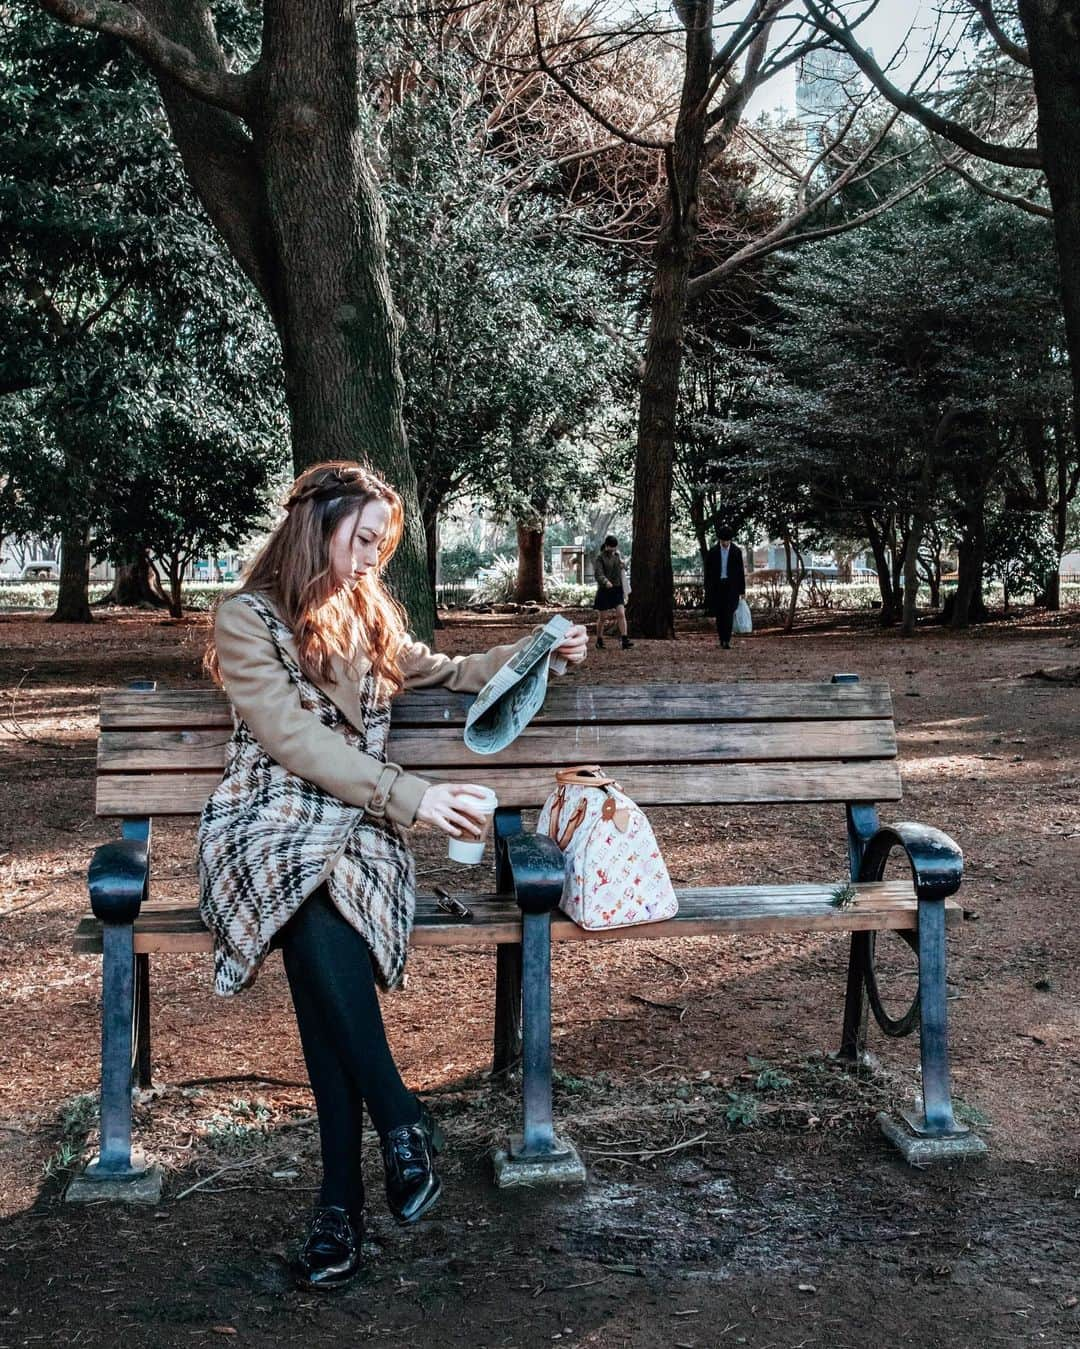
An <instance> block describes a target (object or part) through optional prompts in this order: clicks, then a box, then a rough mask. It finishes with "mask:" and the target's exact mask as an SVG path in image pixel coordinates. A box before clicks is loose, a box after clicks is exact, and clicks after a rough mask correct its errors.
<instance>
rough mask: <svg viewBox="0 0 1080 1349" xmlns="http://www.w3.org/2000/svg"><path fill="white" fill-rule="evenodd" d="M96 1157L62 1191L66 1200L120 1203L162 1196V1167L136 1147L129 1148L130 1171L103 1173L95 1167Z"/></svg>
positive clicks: (152, 1201)
mask: <svg viewBox="0 0 1080 1349" xmlns="http://www.w3.org/2000/svg"><path fill="white" fill-rule="evenodd" d="M96 1164H97V1158H96V1157H95V1158H94V1160H93V1161H92V1162H91V1163H90V1164H89V1166H87V1168H86V1169H85V1170H84V1171H82V1172H80V1174H79V1175H77V1176H75V1177H74V1179H73V1180H72V1181H71V1182H70V1184H69V1185H68V1187H67V1189H66V1190H65V1191H64V1202H65V1203H67V1204H94V1203H98V1202H100V1201H101V1200H103V1199H108V1200H115V1201H117V1202H119V1203H122V1204H156V1203H157V1202H158V1200H160V1198H161V1185H162V1179H163V1176H162V1170H161V1167H160V1166H158V1165H157V1163H156V1162H154V1163H150V1162H147V1161H146V1160H145V1158H144V1157H143V1156H142V1155H141V1154H140V1153H139V1151H138V1149H137V1148H132V1151H131V1174H130V1175H127V1176H116V1175H108V1174H105V1175H102V1174H101V1173H100V1172H99V1171H97V1170H96Z"/></svg>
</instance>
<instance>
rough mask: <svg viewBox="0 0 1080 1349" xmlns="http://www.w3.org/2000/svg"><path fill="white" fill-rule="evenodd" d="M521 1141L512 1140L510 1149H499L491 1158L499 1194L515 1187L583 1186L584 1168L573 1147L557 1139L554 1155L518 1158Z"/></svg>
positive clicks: (563, 1139) (569, 1143)
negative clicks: (500, 1191)
mask: <svg viewBox="0 0 1080 1349" xmlns="http://www.w3.org/2000/svg"><path fill="white" fill-rule="evenodd" d="M520 1149H521V1138H520V1136H516V1137H514V1138H511V1139H510V1143H509V1146H508V1147H505V1148H496V1149H495V1151H494V1152H493V1153H492V1155H491V1159H492V1162H493V1163H494V1166H495V1184H496V1185H497V1186H498V1187H499V1189H500V1190H506V1189H511V1188H512V1187H513V1186H515V1185H525V1186H541V1185H584V1184H585V1164H584V1162H582V1160H581V1158H580V1157H579V1156H578V1151H577V1148H575V1147H574V1145H573V1143H571V1142H569V1141H568V1140H567V1139H565V1138H560V1137H559V1136H558V1135H556V1136H555V1138H554V1151H552V1152H550V1153H548V1154H547V1155H545V1156H541V1157H522V1156H520V1155H519V1153H520Z"/></svg>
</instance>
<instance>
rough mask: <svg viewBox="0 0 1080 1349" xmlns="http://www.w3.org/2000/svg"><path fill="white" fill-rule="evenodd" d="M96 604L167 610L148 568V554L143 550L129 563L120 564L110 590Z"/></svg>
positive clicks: (152, 573)
mask: <svg viewBox="0 0 1080 1349" xmlns="http://www.w3.org/2000/svg"><path fill="white" fill-rule="evenodd" d="M96 603H97V604H100V605H116V606H117V607H127V606H130V607H132V608H140V609H167V608H168V607H169V601H168V598H167V597H166V595H165V593H164V592H163V591H162V589H161V586H160V585H159V584H158V579H157V577H156V576H155V575H154V571H153V568H152V567H151V566H150V554H149V553H148V552H147V550H146V549H145V548H140V549H138V550H137V551H136V552H135V555H134V557H133V558H132V560H131V561H130V562H121V563H120V564H119V565H118V566H117V568H116V576H115V578H114V579H113V583H112V589H111V590H110V591H109V592H108V594H106V595H103V596H102V597H101V599H99V600H98V601H97V602H96Z"/></svg>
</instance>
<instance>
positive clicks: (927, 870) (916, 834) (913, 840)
mask: <svg viewBox="0 0 1080 1349" xmlns="http://www.w3.org/2000/svg"><path fill="white" fill-rule="evenodd" d="M894 848H901V849H903V851H904V852H905V853H906V854H907V859H908V863H909V865H910V867H911V874H912V877H913V879H914V881H915V893H916V895H917V896H918V898H919V899H920V900H945V899H948V898H949V896H950V895H955V894H956V892H957V890H959V889H960V883H961V881H962V880H963V879H964V854H963V853H962V852H961V851H960V847H959V845H958V844H957V843H955V842H954V841H953V840H952V839H951V838H950V837H949V836H948V834H944V833H942V831H941V830H940V829H932V828H931V827H930V826H929V825H926V824H887V825H885V826H883V827H882V828H881V829H879V830H878V831H877V833H876V834H874V835H873V837H872V838H871V839H870V842H869V843H868V844H867V845H866V852H865V853H864V854H863V860H862V867H861V869H860V871H859V880H860V881H880V880H881V879H882V878H883V876H884V875H885V864H886V862H887V861H888V859H889V854H890V853H891V852H892V850H893V849H894Z"/></svg>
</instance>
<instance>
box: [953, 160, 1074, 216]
mask: <svg viewBox="0 0 1080 1349" xmlns="http://www.w3.org/2000/svg"><path fill="white" fill-rule="evenodd" d="M950 167H951V168H952V171H953V173H955V174H957V175H958V176H959V177H961V178H963V180H964V182H965V183H970V184H971V186H972V187H973V188H975V190H976V191H977V192H981V193H982V194H983V196H985V197H993V199H994V200H995V201H1003V202H1006V203H1007V204H1008V205H1009V206H1018V207H1019V208H1020V210H1021V211H1027V213H1028V214H1029V215H1037V216H1042V217H1043V218H1044V219H1045V220H1053V218H1054V211H1053V208H1052V207H1050V206H1043V205H1042V203H1041V202H1037V201H1032V200H1031V198H1030V197H1021V196H1019V195H1018V194H1016V193H1015V192H1004V191H1002V189H1001V188H999V187H991V186H990V184H989V183H984V182H983V180H982V179H981V178H977V177H976V176H975V174H973V173H971V172H970V171H969V170H968V169H965V168H964V167H963V166H962V165H960V164H952V165H950Z"/></svg>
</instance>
